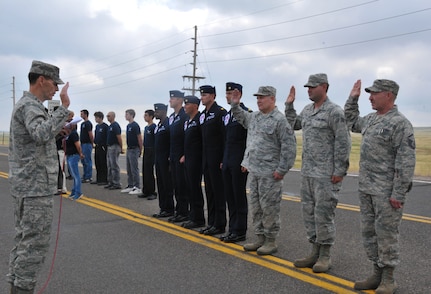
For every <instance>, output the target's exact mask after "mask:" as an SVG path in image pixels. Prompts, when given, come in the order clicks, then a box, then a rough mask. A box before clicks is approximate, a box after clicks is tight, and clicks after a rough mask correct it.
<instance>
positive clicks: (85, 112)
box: [81, 109, 88, 117]
mask: <svg viewBox="0 0 431 294" xmlns="http://www.w3.org/2000/svg"><path fill="white" fill-rule="evenodd" d="M81 112H83V113H84V114H85V115H86V116H87V117H88V110H87V109H83V110H81Z"/></svg>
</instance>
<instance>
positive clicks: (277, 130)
mask: <svg viewBox="0 0 431 294" xmlns="http://www.w3.org/2000/svg"><path fill="white" fill-rule="evenodd" d="M275 95H276V89H275V88H274V87H271V86H263V87H260V88H259V91H258V92H257V93H256V94H254V96H257V106H258V108H259V111H255V112H247V111H246V110H244V109H242V108H241V107H240V106H239V102H240V92H239V91H238V90H234V91H233V95H232V99H231V107H232V108H231V110H232V113H233V115H234V117H236V119H237V120H238V122H239V123H240V124H241V125H243V126H244V127H245V128H246V129H247V144H246V145H247V146H246V150H245V153H244V159H243V161H242V163H241V166H242V169H243V171H248V172H249V176H248V178H249V183H250V202H249V203H250V210H251V214H252V222H253V227H254V232H255V234H256V235H257V237H258V240H257V241H256V242H255V243H250V244H245V245H244V250H245V251H257V254H259V255H268V254H273V253H275V252H277V245H276V244H275V239H276V237H277V236H278V233H279V231H280V202H281V194H282V187H283V177H284V175H285V174H286V173H287V172H288V171H289V169H290V168H291V167H292V166H293V163H294V162H295V157H296V141H295V137H294V134H293V130H292V128H291V127H290V125H289V124H288V123H287V120H286V119H285V118H284V116H283V114H282V113H281V112H280V111H279V110H278V108H277V106H276V105H275Z"/></svg>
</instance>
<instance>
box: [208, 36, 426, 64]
mask: <svg viewBox="0 0 431 294" xmlns="http://www.w3.org/2000/svg"><path fill="white" fill-rule="evenodd" d="M427 31H431V28H429V29H423V30H419V31H414V32H408V33H402V34H397V35H392V36H384V37H381V38H375V39H369V40H363V41H356V42H351V43H344V44H339V45H333V46H328V47H318V48H312V49H305V50H299V51H291V52H284V53H277V54H269V55H265V56H252V57H243V58H234V59H228V60H226V59H224V60H211V61H207V63H217V62H229V61H240V60H250V59H258V58H267V57H276V56H283V55H291V54H298V53H305V52H312V51H319V50H327V49H333V48H339V47H345V46H352V45H357V44H363V43H371V42H377V41H382V40H387V39H393V38H398V37H403V36H407V35H413V34H419V33H423V32H427Z"/></svg>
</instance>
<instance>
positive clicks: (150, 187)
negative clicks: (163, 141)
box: [138, 109, 157, 200]
mask: <svg viewBox="0 0 431 294" xmlns="http://www.w3.org/2000/svg"><path fill="white" fill-rule="evenodd" d="M144 120H145V122H146V123H147V125H146V126H145V128H144V142H143V144H144V155H143V157H142V194H141V195H138V197H140V198H147V199H148V200H154V199H156V198H157V193H156V180H155V178H154V130H155V129H156V124H155V123H154V110H152V109H148V110H146V111H145V114H144Z"/></svg>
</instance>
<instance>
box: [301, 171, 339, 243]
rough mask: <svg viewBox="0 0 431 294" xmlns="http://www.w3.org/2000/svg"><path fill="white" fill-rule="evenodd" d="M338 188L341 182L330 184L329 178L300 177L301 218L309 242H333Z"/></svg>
mask: <svg viewBox="0 0 431 294" xmlns="http://www.w3.org/2000/svg"><path fill="white" fill-rule="evenodd" d="M340 188H341V183H337V184H332V182H331V179H330V178H312V177H305V176H303V177H302V182H301V204H302V218H303V220H304V225H305V230H306V232H307V238H308V240H309V241H310V242H312V243H318V244H321V245H333V244H334V242H335V208H336V207H337V204H338V192H339V190H340Z"/></svg>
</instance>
